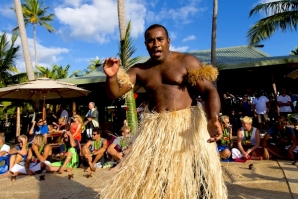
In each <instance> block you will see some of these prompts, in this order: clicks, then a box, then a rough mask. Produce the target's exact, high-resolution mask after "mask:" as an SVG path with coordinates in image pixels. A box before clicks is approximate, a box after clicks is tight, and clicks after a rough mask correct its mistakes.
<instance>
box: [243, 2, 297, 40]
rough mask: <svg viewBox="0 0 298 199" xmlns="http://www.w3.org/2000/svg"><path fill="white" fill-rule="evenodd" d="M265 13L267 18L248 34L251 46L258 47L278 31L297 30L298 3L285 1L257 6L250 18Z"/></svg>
mask: <svg viewBox="0 0 298 199" xmlns="http://www.w3.org/2000/svg"><path fill="white" fill-rule="evenodd" d="M261 12H264V13H265V14H266V17H265V18H263V19H261V20H259V21H258V22H257V23H256V24H255V25H253V26H252V27H251V28H250V29H249V31H248V34H247V37H248V39H249V45H256V44H258V43H260V41H262V40H266V39H268V38H270V37H271V36H272V34H274V33H275V31H277V30H278V29H280V30H282V31H287V30H289V31H293V30H297V23H298V1H297V0H283V1H274V2H270V3H264V4H260V5H257V6H256V7H255V8H253V9H252V10H251V11H250V13H249V17H251V16H253V15H255V14H257V13H261Z"/></svg>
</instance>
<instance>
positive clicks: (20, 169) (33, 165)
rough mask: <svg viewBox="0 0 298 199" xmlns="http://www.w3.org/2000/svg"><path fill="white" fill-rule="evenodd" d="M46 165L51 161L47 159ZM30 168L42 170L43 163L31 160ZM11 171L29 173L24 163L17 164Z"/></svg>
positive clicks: (34, 170) (31, 169)
mask: <svg viewBox="0 0 298 199" xmlns="http://www.w3.org/2000/svg"><path fill="white" fill-rule="evenodd" d="M44 163H45V164H46V165H50V164H51V163H50V162H49V161H47V160H46V161H45V162H44ZM29 170H30V171H33V172H36V171H40V170H41V163H40V162H39V163H35V162H31V163H30V164H29ZM10 171H11V172H13V173H15V172H17V173H23V174H27V172H26V169H25V166H24V165H21V164H15V165H14V166H13V167H12V168H11V169H10Z"/></svg>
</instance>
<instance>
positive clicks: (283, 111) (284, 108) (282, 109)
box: [277, 89, 292, 118]
mask: <svg viewBox="0 0 298 199" xmlns="http://www.w3.org/2000/svg"><path fill="white" fill-rule="evenodd" d="M277 103H278V106H279V115H281V116H283V117H285V118H287V116H288V114H290V113H292V108H291V105H292V100H291V97H290V96H288V95H287V94H286V90H285V89H281V91H280V95H279V96H278V97H277Z"/></svg>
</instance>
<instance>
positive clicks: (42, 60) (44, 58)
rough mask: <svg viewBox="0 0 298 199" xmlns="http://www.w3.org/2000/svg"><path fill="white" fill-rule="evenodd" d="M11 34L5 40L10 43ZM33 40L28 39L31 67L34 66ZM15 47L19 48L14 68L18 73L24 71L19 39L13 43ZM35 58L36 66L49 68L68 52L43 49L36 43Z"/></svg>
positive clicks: (59, 49) (62, 49)
mask: <svg viewBox="0 0 298 199" xmlns="http://www.w3.org/2000/svg"><path fill="white" fill-rule="evenodd" d="M10 38H11V34H7V39H8V41H10ZM33 42H34V40H33V39H30V38H29V39H28V45H29V51H30V56H31V61H32V65H33V66H34V65H35V61H34V60H35V58H34V43H33ZM15 45H16V46H18V45H19V46H20V50H19V55H18V59H17V60H16V66H17V68H18V70H19V71H20V72H24V71H26V66H25V62H24V56H23V49H22V45H21V39H20V37H19V38H18V39H17V40H16V42H15ZM37 52H38V54H37V56H38V65H40V66H44V67H50V66H51V65H52V64H55V63H57V61H59V60H60V59H61V58H60V56H61V55H62V54H65V53H68V52H69V50H68V49H66V48H59V47H45V46H43V45H41V44H39V43H38V42H37Z"/></svg>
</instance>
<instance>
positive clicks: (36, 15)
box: [13, 0, 55, 66]
mask: <svg viewBox="0 0 298 199" xmlns="http://www.w3.org/2000/svg"><path fill="white" fill-rule="evenodd" d="M48 9H49V7H48V6H46V7H44V8H43V0H42V1H38V0H25V3H24V4H22V12H23V15H24V21H25V25H28V24H32V25H33V33H34V52H35V66H38V59H37V49H36V25H40V26H42V27H44V28H45V29H46V30H47V31H49V32H50V33H51V32H54V31H55V29H54V28H53V27H52V26H51V25H50V24H49V23H50V22H53V18H54V14H49V15H46V12H47V10H48ZM18 29H19V27H16V28H14V29H13V31H16V30H18Z"/></svg>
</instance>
